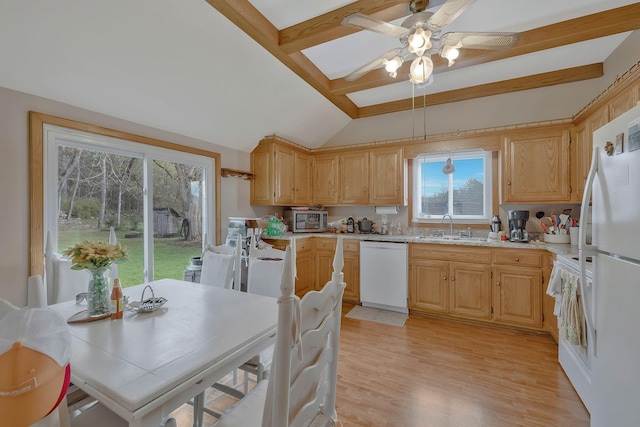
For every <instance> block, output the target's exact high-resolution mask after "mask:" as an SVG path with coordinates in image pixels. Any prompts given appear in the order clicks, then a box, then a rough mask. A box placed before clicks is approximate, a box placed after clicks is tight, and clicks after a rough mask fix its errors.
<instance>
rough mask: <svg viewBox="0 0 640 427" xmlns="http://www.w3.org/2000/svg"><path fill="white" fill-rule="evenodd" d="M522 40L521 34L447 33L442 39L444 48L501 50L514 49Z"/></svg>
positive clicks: (441, 42)
mask: <svg viewBox="0 0 640 427" xmlns="http://www.w3.org/2000/svg"><path fill="white" fill-rule="evenodd" d="M518 40H520V33H467V32H455V33H446V34H444V35H443V36H442V37H440V44H441V45H442V46H455V47H458V48H467V49H492V50H501V49H509V48H510V47H513V45H515V44H516V43H517V42H518Z"/></svg>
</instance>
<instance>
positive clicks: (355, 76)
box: [344, 47, 404, 82]
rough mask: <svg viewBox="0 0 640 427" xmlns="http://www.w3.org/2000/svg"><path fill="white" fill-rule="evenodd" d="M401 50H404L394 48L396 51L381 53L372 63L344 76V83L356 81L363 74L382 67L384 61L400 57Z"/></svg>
mask: <svg viewBox="0 0 640 427" xmlns="http://www.w3.org/2000/svg"><path fill="white" fill-rule="evenodd" d="M403 50H404V48H401V47H399V48H396V49H392V50H390V51H389V52H386V53H383V54H382V55H380V56H379V57H377V58H376V59H374V60H373V61H371V62H369V63H367V64H365V65H363V66H362V67H360V68H358V69H357V70H355V71H353V72H352V73H350V74H348V75H346V76H345V77H344V79H345V80H346V81H349V82H352V81H354V80H357V79H359V78H360V77H362V76H364V75H365V74H367V73H368V72H369V71H373V70H375V69H376V68H380V67H382V65H383V62H384V60H385V59H386V60H391V59H392V58H393V57H395V56H400V54H401V53H402V51H403Z"/></svg>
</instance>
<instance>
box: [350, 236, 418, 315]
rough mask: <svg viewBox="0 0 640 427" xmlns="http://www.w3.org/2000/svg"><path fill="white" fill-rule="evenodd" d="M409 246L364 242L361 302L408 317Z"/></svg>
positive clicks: (362, 248)
mask: <svg viewBox="0 0 640 427" xmlns="http://www.w3.org/2000/svg"><path fill="white" fill-rule="evenodd" d="M407 246H408V245H407V244H406V243H395V242H375V241H369V240H365V241H363V242H360V300H361V301H362V305H363V306H365V307H373V308H381V309H384V310H392V311H399V312H401V313H408V312H409V309H408V308H407V268H408V266H407Z"/></svg>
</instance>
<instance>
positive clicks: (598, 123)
mask: <svg viewBox="0 0 640 427" xmlns="http://www.w3.org/2000/svg"><path fill="white" fill-rule="evenodd" d="M608 122H609V108H608V106H607V105H605V106H603V107H601V108H599V109H598V110H597V111H596V112H595V113H593V114H592V115H590V116H589V117H588V118H586V119H585V120H583V121H582V122H580V123H578V125H577V126H576V127H575V131H574V132H575V137H574V143H575V153H576V154H575V155H576V159H575V162H574V165H575V166H574V167H575V172H574V175H575V180H574V184H575V192H574V193H575V194H573V200H574V201H575V202H577V203H580V202H582V195H583V193H584V184H585V182H586V181H587V174H588V173H589V168H590V167H591V157H592V151H593V131H595V130H596V129H598V128H600V127H602V126H604V125H605V124H607V123H608Z"/></svg>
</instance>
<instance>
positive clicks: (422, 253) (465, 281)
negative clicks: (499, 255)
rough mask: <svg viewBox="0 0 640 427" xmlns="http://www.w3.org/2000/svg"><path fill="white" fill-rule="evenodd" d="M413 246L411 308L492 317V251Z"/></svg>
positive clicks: (483, 317) (411, 250)
mask: <svg viewBox="0 0 640 427" xmlns="http://www.w3.org/2000/svg"><path fill="white" fill-rule="evenodd" d="M409 248H410V249H409V250H410V262H409V265H410V267H409V268H410V269H411V271H410V274H409V295H410V297H409V300H410V302H409V308H410V309H412V310H417V311H424V312H427V313H437V314H447V315H452V316H456V317H465V318H473V319H489V318H490V317H491V283H490V280H491V265H490V252H489V251H488V250H486V249H479V248H472V247H468V246H467V247H465V248H464V249H456V248H455V247H453V246H449V247H447V246H444V245H428V244H411V245H410V246H409ZM474 260H475V262H474Z"/></svg>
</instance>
